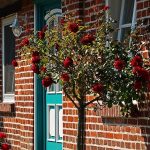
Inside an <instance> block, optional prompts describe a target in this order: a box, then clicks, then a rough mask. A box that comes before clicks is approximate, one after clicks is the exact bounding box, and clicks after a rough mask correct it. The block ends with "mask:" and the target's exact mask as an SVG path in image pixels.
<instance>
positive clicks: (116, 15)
mask: <svg viewBox="0 0 150 150" xmlns="http://www.w3.org/2000/svg"><path fill="white" fill-rule="evenodd" d="M121 3H122V0H109V1H108V5H109V6H110V10H109V12H110V17H111V18H112V19H113V20H115V21H117V23H114V24H113V28H114V29H118V28H119V20H120V13H121ZM117 35H118V30H116V31H115V32H114V33H113V35H112V37H113V39H117Z"/></svg>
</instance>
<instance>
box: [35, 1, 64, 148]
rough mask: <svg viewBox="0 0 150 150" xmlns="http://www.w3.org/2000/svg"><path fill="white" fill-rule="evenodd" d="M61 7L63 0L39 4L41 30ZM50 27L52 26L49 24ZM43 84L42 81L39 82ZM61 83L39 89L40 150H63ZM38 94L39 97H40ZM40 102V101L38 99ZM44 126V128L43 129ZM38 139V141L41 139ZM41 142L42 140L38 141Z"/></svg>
mask: <svg viewBox="0 0 150 150" xmlns="http://www.w3.org/2000/svg"><path fill="white" fill-rule="evenodd" d="M60 8H61V0H50V1H43V3H39V4H38V5H37V24H38V25H37V29H38V30H40V29H41V28H42V27H43V26H44V25H45V24H46V23H47V22H46V20H44V18H45V16H46V15H47V14H48V12H49V11H50V10H53V9H59V10H60ZM49 27H50V26H49ZM37 83H38V85H37V86H39V84H40V86H41V83H40V82H37ZM60 89H61V86H59V84H56V85H55V84H54V85H53V86H52V88H47V89H46V91H45V90H43V91H42V90H41V92H39V91H37V93H43V94H41V95H43V96H41V97H40V99H43V102H42V103H41V104H42V105H41V104H39V105H38V104H37V105H38V106H37V108H40V112H39V111H38V109H37V111H38V112H37V115H38V114H39V115H38V116H40V117H38V116H37V121H38V122H37V130H39V131H37V132H40V133H42V135H43V136H42V137H43V139H39V138H38V139H39V140H43V142H41V144H42V145H43V146H42V147H43V148H42V149H40V147H41V146H37V147H39V148H38V150H62V131H63V129H62V92H61V90H60ZM38 95H40V94H37V99H39V97H38ZM37 103H38V101H37ZM41 128H42V129H41ZM39 140H38V141H39ZM37 143H40V142H37Z"/></svg>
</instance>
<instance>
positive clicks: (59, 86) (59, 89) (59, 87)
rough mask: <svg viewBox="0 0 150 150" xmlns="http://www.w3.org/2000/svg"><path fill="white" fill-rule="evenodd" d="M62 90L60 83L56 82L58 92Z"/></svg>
mask: <svg viewBox="0 0 150 150" xmlns="http://www.w3.org/2000/svg"><path fill="white" fill-rule="evenodd" d="M61 91H62V85H61V84H60V83H58V92H61Z"/></svg>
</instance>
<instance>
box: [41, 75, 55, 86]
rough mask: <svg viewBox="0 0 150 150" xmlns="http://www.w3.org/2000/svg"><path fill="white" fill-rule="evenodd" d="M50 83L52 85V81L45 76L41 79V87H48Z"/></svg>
mask: <svg viewBox="0 0 150 150" xmlns="http://www.w3.org/2000/svg"><path fill="white" fill-rule="evenodd" d="M52 83H53V80H52V78H51V77H48V76H47V77H45V78H43V79H42V85H43V86H44V87H48V86H50V85H52Z"/></svg>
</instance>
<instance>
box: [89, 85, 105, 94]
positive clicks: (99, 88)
mask: <svg viewBox="0 0 150 150" xmlns="http://www.w3.org/2000/svg"><path fill="white" fill-rule="evenodd" d="M103 89H104V86H103V85H102V84H101V83H95V84H94V85H93V86H92V90H93V91H94V92H96V93H100V92H102V91H103Z"/></svg>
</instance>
